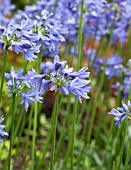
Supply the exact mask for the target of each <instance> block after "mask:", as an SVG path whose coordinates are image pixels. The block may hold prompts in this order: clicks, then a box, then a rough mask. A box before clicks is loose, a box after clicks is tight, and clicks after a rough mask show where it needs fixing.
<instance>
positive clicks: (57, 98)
mask: <svg viewBox="0 0 131 170" xmlns="http://www.w3.org/2000/svg"><path fill="white" fill-rule="evenodd" d="M58 105H59V92H57V93H56V103H55V112H54V116H53V124H52V129H53V136H52V150H51V163H50V170H53V169H54V156H55V144H56V127H57V117H58Z"/></svg>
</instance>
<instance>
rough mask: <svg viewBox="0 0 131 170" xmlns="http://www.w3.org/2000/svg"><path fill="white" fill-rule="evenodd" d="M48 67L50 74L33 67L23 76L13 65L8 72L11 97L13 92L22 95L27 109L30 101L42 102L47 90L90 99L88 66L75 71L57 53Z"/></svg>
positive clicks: (7, 77) (47, 64) (31, 102)
mask: <svg viewBox="0 0 131 170" xmlns="http://www.w3.org/2000/svg"><path fill="white" fill-rule="evenodd" d="M46 67H47V68H48V70H49V73H48V74H38V73H36V71H35V70H34V69H33V70H32V71H28V73H27V74H26V75H24V76H22V72H23V70H19V71H18V72H15V70H14V68H13V67H11V69H10V74H9V73H6V74H5V77H6V79H8V82H7V90H9V97H10V96H12V94H15V95H17V96H18V95H20V96H21V97H22V101H21V104H23V103H24V107H25V110H26V111H27V109H28V106H29V103H30V104H33V103H34V102H35V100H37V101H39V102H42V95H43V94H44V93H45V92H46V91H47V90H50V91H61V92H62V93H64V94H65V95H69V93H70V92H71V93H73V94H74V95H75V96H76V97H77V99H78V100H79V102H82V101H81V97H83V98H86V99H88V98H89V96H88V95H87V93H88V92H89V91H90V89H91V87H90V86H88V84H89V83H90V80H85V79H86V78H88V77H89V75H90V73H89V72H86V70H87V68H82V69H81V70H79V71H78V72H73V68H68V66H67V65H66V61H63V62H61V61H60V60H59V57H58V56H57V55H56V56H55V58H54V63H52V62H47V63H46Z"/></svg>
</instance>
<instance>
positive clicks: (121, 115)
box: [109, 101, 131, 127]
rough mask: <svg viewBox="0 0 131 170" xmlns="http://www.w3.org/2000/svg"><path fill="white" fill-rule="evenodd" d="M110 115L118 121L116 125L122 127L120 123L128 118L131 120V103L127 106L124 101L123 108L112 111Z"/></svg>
mask: <svg viewBox="0 0 131 170" xmlns="http://www.w3.org/2000/svg"><path fill="white" fill-rule="evenodd" d="M109 114H112V115H113V116H114V120H115V121H116V125H117V126H118V127H120V122H121V121H122V120H124V119H126V118H129V119H130V118H131V102H130V101H128V102H127V104H125V103H124V102H123V101H122V107H118V108H117V109H112V110H111V112H109Z"/></svg>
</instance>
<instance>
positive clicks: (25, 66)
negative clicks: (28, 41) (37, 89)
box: [23, 61, 29, 75]
mask: <svg viewBox="0 0 131 170" xmlns="http://www.w3.org/2000/svg"><path fill="white" fill-rule="evenodd" d="M28 64H29V61H26V62H25V64H24V67H23V75H24V74H25V73H26V69H27V66H28Z"/></svg>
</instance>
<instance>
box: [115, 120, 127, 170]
mask: <svg viewBox="0 0 131 170" xmlns="http://www.w3.org/2000/svg"><path fill="white" fill-rule="evenodd" d="M123 126H124V131H123V138H122V145H121V150H120V155H119V160H118V165H117V170H120V169H121V161H122V156H123V151H124V144H125V138H126V131H127V122H124V123H123Z"/></svg>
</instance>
